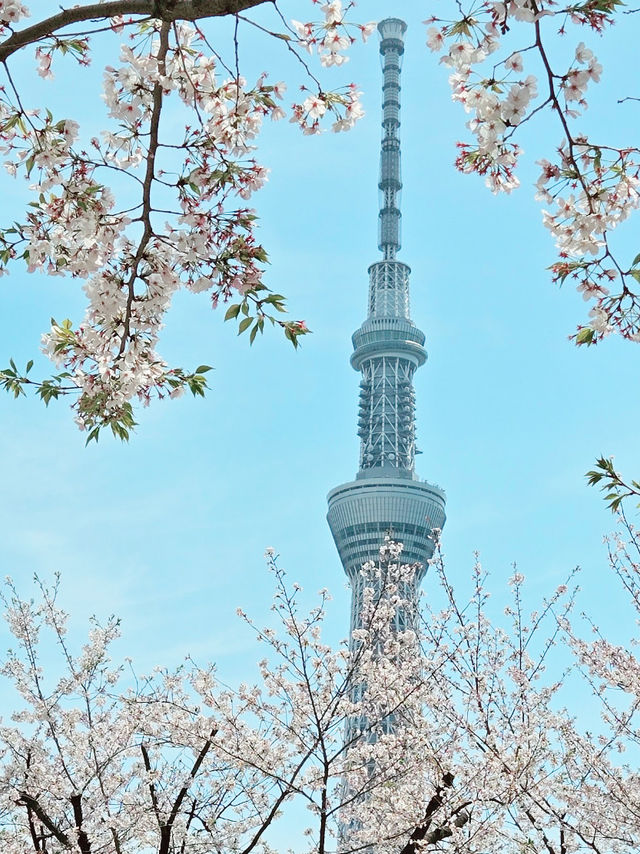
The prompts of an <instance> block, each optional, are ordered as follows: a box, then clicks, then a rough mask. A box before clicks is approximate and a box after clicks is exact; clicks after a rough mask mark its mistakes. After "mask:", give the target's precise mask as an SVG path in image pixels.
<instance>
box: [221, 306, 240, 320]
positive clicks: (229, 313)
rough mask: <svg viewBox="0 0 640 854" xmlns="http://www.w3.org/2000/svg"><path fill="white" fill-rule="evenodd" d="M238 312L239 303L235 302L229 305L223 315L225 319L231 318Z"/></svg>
mask: <svg viewBox="0 0 640 854" xmlns="http://www.w3.org/2000/svg"><path fill="white" fill-rule="evenodd" d="M239 313H240V303H236V304H235V305H230V306H229V308H228V309H227V313H226V314H225V316H224V319H225V320H232V319H233V318H234V317H237V316H238V314H239Z"/></svg>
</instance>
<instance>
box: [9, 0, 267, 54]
mask: <svg viewBox="0 0 640 854" xmlns="http://www.w3.org/2000/svg"><path fill="white" fill-rule="evenodd" d="M266 2H271V0H178V2H174V3H164V2H162V0H110V2H107V3H88V4H87V5H86V6H76V7H74V8H72V9H63V10H62V11H61V12H58V14H57V15H52V16H51V17H50V18H44V19H43V20H42V21H38V23H36V24H32V26H30V27H26V28H25V29H24V30H19V31H18V32H14V33H13V34H12V35H11V36H10V37H9V38H8V39H6V40H5V41H4V42H2V43H1V44H0V62H1V61H3V60H5V59H7V58H8V57H9V56H11V54H12V53H15V52H16V51H17V50H20V48H22V47H25V46H26V45H29V44H34V42H37V41H40V39H43V38H47V36H50V35H52V34H53V33H54V32H56V31H57V30H60V29H62V28H63V27H67V26H69V24H76V23H78V22H79V21H100V20H104V19H106V18H107V19H108V18H114V17H116V16H118V15H141V16H143V17H148V18H160V19H161V20H163V21H167V22H172V21H198V20H201V19H202V18H218V17H221V16H222V15H235V14H237V13H238V12H244V11H245V10H246V9H251V8H253V7H254V6H260V5H262V4H263V3H266Z"/></svg>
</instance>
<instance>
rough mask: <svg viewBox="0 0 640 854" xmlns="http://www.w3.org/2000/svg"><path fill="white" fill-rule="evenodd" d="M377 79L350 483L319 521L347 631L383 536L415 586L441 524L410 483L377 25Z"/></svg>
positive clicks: (402, 323)
mask: <svg viewBox="0 0 640 854" xmlns="http://www.w3.org/2000/svg"><path fill="white" fill-rule="evenodd" d="M378 30H379V31H380V36H381V42H380V53H381V55H382V67H383V73H384V81H383V87H382V92H383V97H382V130H383V133H382V150H381V154H380V181H379V184H378V187H379V188H380V214H379V236H378V248H379V249H380V251H381V252H382V258H381V260H379V261H376V262H374V263H373V264H372V265H371V266H370V267H369V310H368V315H367V319H366V320H365V321H364V323H363V324H362V326H361V327H360V328H359V329H358V330H357V331H356V332H355V333H354V335H353V338H352V340H353V347H354V352H353V355H352V356H351V365H352V366H353V368H354V369H355V370H356V371H360V373H361V374H362V380H361V382H360V399H359V418H358V435H359V437H360V467H359V469H358V472H357V474H356V477H355V480H353V481H350V482H349V483H344V484H342V485H341V486H337V487H336V488H335V489H332V490H331V492H330V493H329V496H328V501H329V512H328V515H327V520H328V522H329V527H330V528H331V533H332V534H333V538H334V540H335V543H336V546H337V549H338V553H339V555H340V560H341V561H342V566H343V567H344V571H345V572H346V574H347V576H348V578H349V581H350V584H351V590H352V602H351V631H353V630H354V629H356V628H357V627H358V626H359V625H360V624H361V619H360V615H361V611H362V590H363V582H364V579H363V576H362V575H361V572H360V570H361V569H362V565H363V564H364V563H365V562H367V561H374V562H375V561H376V560H377V558H378V552H379V548H380V546H381V545H382V543H383V542H384V538H385V536H386V535H389V536H390V537H391V538H392V539H394V540H396V541H399V542H401V543H403V544H404V551H403V554H402V560H403V562H405V563H414V562H419V563H421V564H422V569H421V570H420V572H419V573H418V574H417V577H416V582H417V583H416V588H415V595H416V605H417V594H418V585H419V584H420V582H421V580H422V578H423V577H424V573H425V571H426V568H427V561H428V559H429V558H430V557H431V556H432V554H433V549H434V544H433V541H432V540H431V539H429V535H430V533H431V531H432V530H433V529H434V528H442V526H443V525H444V521H445V511H444V506H445V495H444V492H443V491H442V490H441V489H439V488H438V487H437V486H433V485H432V484H430V483H427V482H426V481H425V480H421V479H420V478H419V477H418V476H417V475H416V473H415V454H416V446H415V395H414V389H413V375H414V372H415V370H416V368H419V367H420V366H421V365H423V364H424V362H425V361H426V358H427V353H426V350H425V349H424V342H425V336H424V333H422V332H421V331H420V330H419V329H418V327H417V326H416V325H415V324H414V323H413V321H412V320H411V317H410V315H409V274H410V272H411V270H410V268H409V267H408V266H407V265H406V264H404V263H403V262H402V261H398V260H397V258H396V256H397V254H398V252H399V250H400V223H401V213H400V207H399V204H400V191H401V189H402V181H401V176H400V138H399V129H400V67H401V61H402V54H403V53H404V33H405V30H406V24H405V23H404V21H401V20H399V19H397V18H388V19H386V20H384V21H381V22H380V23H379V24H378Z"/></svg>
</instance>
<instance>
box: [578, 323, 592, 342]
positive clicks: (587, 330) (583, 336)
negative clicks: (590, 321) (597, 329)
mask: <svg viewBox="0 0 640 854" xmlns="http://www.w3.org/2000/svg"><path fill="white" fill-rule="evenodd" d="M593 335H594V331H593V329H591V327H590V326H583V327H582V329H580V330H579V332H578V334H577V335H576V344H591V343H592V341H593Z"/></svg>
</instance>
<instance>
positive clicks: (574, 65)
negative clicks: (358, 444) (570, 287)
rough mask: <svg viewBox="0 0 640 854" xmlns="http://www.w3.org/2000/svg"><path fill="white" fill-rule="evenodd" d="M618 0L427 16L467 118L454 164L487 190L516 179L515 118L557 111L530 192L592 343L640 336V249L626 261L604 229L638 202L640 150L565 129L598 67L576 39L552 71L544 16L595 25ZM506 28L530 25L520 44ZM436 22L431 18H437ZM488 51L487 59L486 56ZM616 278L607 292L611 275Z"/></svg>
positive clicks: (516, 4) (487, 6)
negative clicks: (550, 147) (468, 138)
mask: <svg viewBox="0 0 640 854" xmlns="http://www.w3.org/2000/svg"><path fill="white" fill-rule="evenodd" d="M618 5H619V3H618V0H607V2H604V3H603V4H598V5H597V7H596V5H595V4H592V3H591V4H590V3H587V2H585V3H583V4H578V5H574V6H572V7H570V8H568V9H558V8H556V7H555V5H554V4H551V3H545V2H542V3H541V2H533V1H532V0H511V2H507V3H500V2H489V1H488V0H487V2H484V3H481V4H480V5H474V6H473V8H470V9H469V10H465V9H463V8H462V7H461V9H460V12H461V15H460V18H459V19H457V20H454V21H442V20H437V19H435V18H433V19H431V20H429V21H427V22H425V23H427V24H429V25H430V26H429V27H428V30H427V45H428V47H429V48H430V49H431V50H432V51H435V52H438V53H440V54H441V62H442V63H443V64H445V65H446V66H448V67H450V68H451V69H452V73H451V75H450V78H449V82H450V85H451V88H452V98H453V100H454V101H457V102H459V103H461V104H462V105H463V107H464V109H465V111H466V112H467V113H471V114H472V118H471V119H470V121H469V122H468V123H467V127H468V128H469V130H470V131H471V132H472V134H473V135H474V136H475V142H474V143H468V142H464V143H459V144H458V148H459V150H458V155H457V158H456V166H457V168H458V169H459V170H460V171H462V172H465V173H472V172H475V173H477V174H479V175H483V176H484V177H485V180H486V183H487V185H488V186H489V188H490V189H491V190H492V191H493V192H499V191H506V192H510V191H511V190H512V189H514V188H515V187H517V186H518V185H519V180H518V178H517V176H516V174H515V169H516V166H517V160H518V157H519V155H520V154H521V150H520V148H519V147H518V145H517V143H516V142H514V141H513V137H514V134H515V133H516V131H517V129H518V127H519V126H520V125H521V124H522V123H523V122H525V121H528V120H529V119H531V118H533V116H534V115H535V114H536V113H537V112H539V111H540V110H542V109H543V108H545V107H548V108H550V109H551V110H552V111H553V112H554V114H555V115H556V116H557V118H558V120H559V124H560V127H561V131H562V136H563V141H562V142H561V144H560V146H559V148H558V153H557V157H556V159H555V161H550V160H547V159H544V160H541V161H540V165H541V167H542V172H541V175H540V178H539V180H538V182H537V191H538V198H540V199H541V200H543V201H544V202H546V203H547V204H548V205H551V208H550V209H548V210H546V211H544V213H543V222H544V225H545V226H546V227H547V228H548V229H549V230H550V231H551V233H552V234H553V235H554V237H555V240H556V246H557V249H558V254H559V260H558V262H557V263H555V264H554V265H553V266H552V268H551V269H552V271H553V276H554V280H555V281H557V282H559V283H562V282H564V281H565V280H566V279H567V278H568V277H570V278H571V279H573V280H575V282H576V286H577V288H578V290H579V292H580V293H581V294H582V295H583V297H584V298H585V299H586V300H588V301H590V302H591V310H590V315H589V318H590V319H589V322H588V325H586V326H584V327H579V328H578V333H577V334H576V335H575V336H574V338H575V340H576V343H578V344H591V343H595V342H596V341H598V340H600V339H601V338H602V337H603V336H604V335H607V334H610V333H612V332H616V333H618V334H621V335H622V336H623V337H625V338H627V339H629V340H634V341H638V340H640V297H639V295H637V294H636V293H635V291H636V283H637V282H638V281H640V270H638V269H637V266H636V265H637V264H638V258H636V259H635V260H634V262H633V263H632V265H631V267H630V268H626V266H625V265H624V264H622V263H621V262H620V261H618V260H617V259H616V258H615V256H614V254H613V252H612V250H611V247H610V243H609V234H610V232H611V231H612V230H613V229H615V228H616V227H617V226H618V225H619V224H620V223H621V222H623V221H624V220H626V219H627V218H628V217H629V215H630V214H631V212H632V211H634V210H635V209H636V208H637V207H638V206H639V205H638V203H639V196H638V176H639V169H638V164H639V162H640V157H639V156H638V155H639V153H640V150H639V149H638V148H637V147H636V148H623V149H621V148H613V147H611V146H606V145H602V144H599V143H594V142H593V141H592V140H590V139H588V138H587V137H586V136H584V135H582V134H579V133H575V132H573V131H572V130H571V127H570V124H569V123H570V121H571V120H574V119H576V118H577V117H578V116H579V115H580V111H581V110H584V109H585V108H586V107H587V100H586V93H587V89H588V87H589V85H590V84H592V83H598V82H599V80H600V76H601V73H602V66H601V64H600V63H599V62H598V60H597V58H596V56H595V55H594V53H593V51H592V50H591V49H589V48H588V47H587V46H586V45H585V43H584V42H583V41H581V42H579V43H578V44H577V46H576V47H575V51H574V54H573V56H572V58H571V62H570V64H569V67H568V68H567V70H566V71H563V72H557V71H554V69H553V68H552V65H551V60H550V56H549V52H548V50H547V45H546V44H545V42H544V41H543V36H542V26H541V24H542V21H543V19H545V18H547V17H550V16H556V17H561V19H562V21H563V23H562V26H561V31H562V32H564V29H565V24H566V20H567V19H569V20H571V21H572V22H573V23H574V24H578V25H586V26H588V27H589V28H591V29H592V30H595V31H597V32H600V31H602V29H603V28H604V27H605V26H608V25H610V24H611V23H613V15H614V12H615V11H616V7H617V6H618ZM516 21H517V22H519V24H518V27H517V28H516V27H515V26H513V31H514V32H518V33H526V32H528V33H529V38H528V43H527V41H524V45H525V46H524V47H520V48H518V49H516V50H512V49H511V48H512V42H511V41H507V38H508V37H509V39H510V38H511V33H510V31H511V30H512V22H516ZM436 24H437V26H435V25H436ZM524 39H526V36H524V38H523V40H524ZM489 57H493V58H492V59H491V63H492V64H491V65H490V64H489ZM525 58H527V60H528V61H530V62H531V64H532V65H533V60H534V59H537V60H538V61H539V63H540V67H541V71H542V79H543V80H544V81H545V84H544V90H545V91H543V92H542V93H541V96H539V91H538V90H539V81H538V77H537V76H536V75H534V74H527V75H526V76H524V74H523V72H524V65H525ZM614 281H615V282H616V283H617V284H619V286H620V287H619V288H618V289H617V292H615V293H613V294H612V293H610V290H611V288H612V283H613V282H614Z"/></svg>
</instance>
